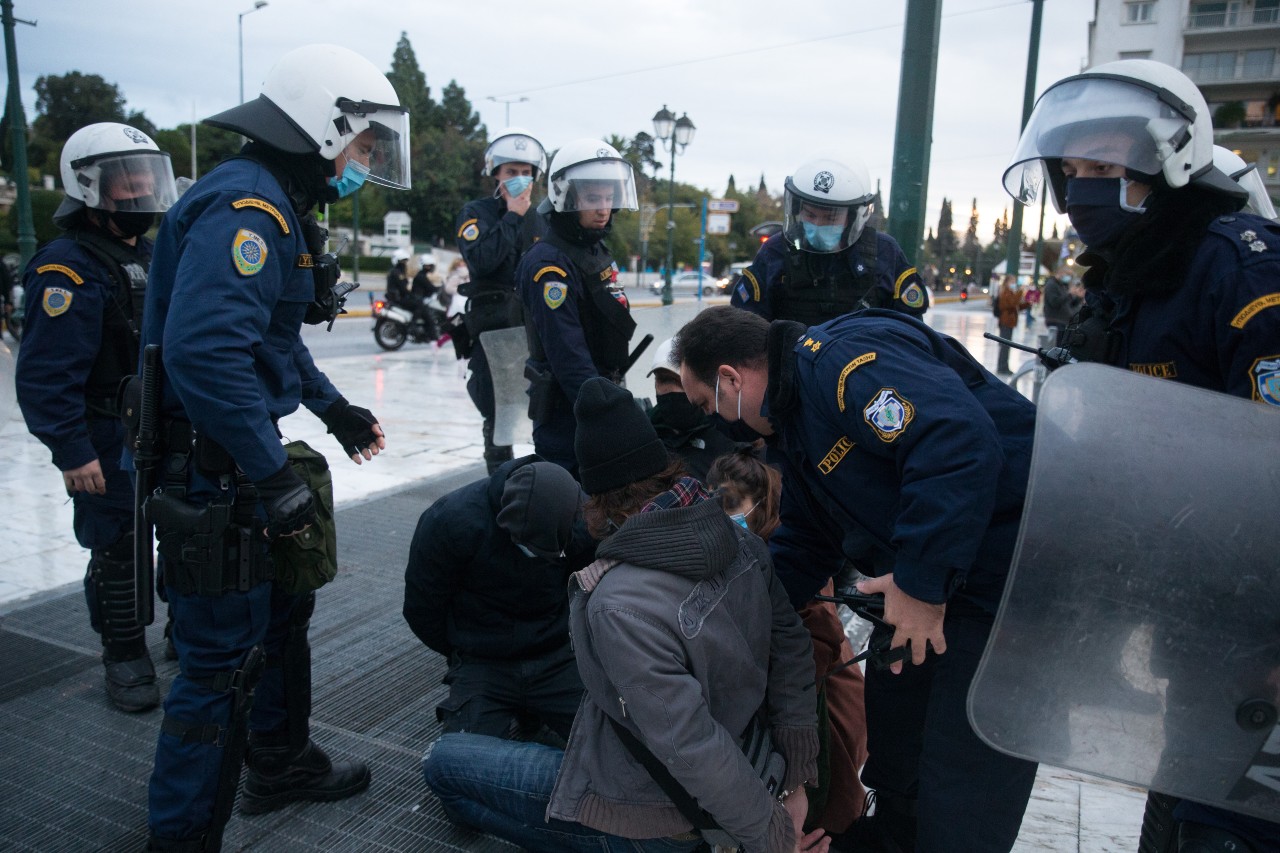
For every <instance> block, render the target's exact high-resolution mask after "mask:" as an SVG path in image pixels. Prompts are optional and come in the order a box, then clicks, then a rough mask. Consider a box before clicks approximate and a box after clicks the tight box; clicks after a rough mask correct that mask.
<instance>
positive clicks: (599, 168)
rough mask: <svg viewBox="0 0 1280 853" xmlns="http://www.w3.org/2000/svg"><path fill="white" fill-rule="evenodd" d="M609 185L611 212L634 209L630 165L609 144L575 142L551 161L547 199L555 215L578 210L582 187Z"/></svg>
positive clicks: (633, 179) (632, 180)
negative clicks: (598, 184)
mask: <svg viewBox="0 0 1280 853" xmlns="http://www.w3.org/2000/svg"><path fill="white" fill-rule="evenodd" d="M604 182H611V183H612V184H613V208H612V209H613V210H636V209H637V207H638V205H637V203H636V181H635V176H634V175H633V174H632V172H631V164H630V163H628V162H627V161H626V160H624V159H622V155H621V154H619V153H618V151H617V149H615V148H614V147H613V146H612V145H609V144H608V143H607V142H601V141H600V140H599V139H575V140H574V141H573V142H570V143H568V144H566V145H565V146H564V147H563V148H561V149H560V150H559V151H557V152H556V156H555V159H553V160H552V161H551V172H550V180H549V181H548V184H549V187H548V198H549V199H550V200H551V207H552V209H553V210H555V211H556V212H557V213H568V212H570V211H575V210H578V209H579V207H578V198H579V191H580V190H581V188H582V185H584V184H592V183H604Z"/></svg>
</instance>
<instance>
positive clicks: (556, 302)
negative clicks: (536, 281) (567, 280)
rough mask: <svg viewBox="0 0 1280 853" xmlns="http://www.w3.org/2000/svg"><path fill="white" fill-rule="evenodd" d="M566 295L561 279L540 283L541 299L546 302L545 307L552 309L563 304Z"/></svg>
mask: <svg viewBox="0 0 1280 853" xmlns="http://www.w3.org/2000/svg"><path fill="white" fill-rule="evenodd" d="M568 295H569V294H568V292H567V291H566V290H565V287H564V282H563V281H549V282H547V283H546V284H544V285H542V301H543V302H545V303H547V307H548V308H550V309H551V310H552V311H554V310H556V309H557V308H559V307H560V306H561V305H563V304H564V300H565V297H566V296H568Z"/></svg>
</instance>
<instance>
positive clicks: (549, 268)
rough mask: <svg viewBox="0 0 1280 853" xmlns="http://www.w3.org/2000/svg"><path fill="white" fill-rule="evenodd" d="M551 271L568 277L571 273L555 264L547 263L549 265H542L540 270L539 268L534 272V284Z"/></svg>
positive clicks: (562, 276)
mask: <svg viewBox="0 0 1280 853" xmlns="http://www.w3.org/2000/svg"><path fill="white" fill-rule="evenodd" d="M551 273H555V274H556V275H558V276H560V277H561V278H568V277H569V274H568V273H567V272H565V271H564V270H563V269H561V268H560V267H557V266H554V265H551V264H549V265H547V266H545V267H541V268H539V270H538V271H537V272H536V273H534V274H533V283H534V284H537V283H538V282H539V281H541V280H542V277H543V276H544V275H549V274H551Z"/></svg>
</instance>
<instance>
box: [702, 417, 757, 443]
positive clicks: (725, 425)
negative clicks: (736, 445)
mask: <svg viewBox="0 0 1280 853" xmlns="http://www.w3.org/2000/svg"><path fill="white" fill-rule="evenodd" d="M708 417H710V418H711V422H712V423H714V424H715V425H716V429H718V430H720V432H722V433H724V434H725V435H727V436H729V438H731V439H733V440H734V441H740V442H742V443H744V444H750V443H751V442H753V441H755V440H756V439H758V438H764V437H765V436H764V433H762V432H757V431H756V429H755V428H754V427H752V426H751V424H749V423H747V422H746V421H744V420H737V421H728V420H725V418H724V416H723V415H720V414H714V415H708Z"/></svg>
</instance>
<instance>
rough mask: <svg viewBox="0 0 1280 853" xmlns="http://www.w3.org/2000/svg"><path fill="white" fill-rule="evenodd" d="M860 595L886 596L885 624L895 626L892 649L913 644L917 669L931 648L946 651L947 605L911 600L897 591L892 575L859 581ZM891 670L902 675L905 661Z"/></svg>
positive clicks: (936, 650)
mask: <svg viewBox="0 0 1280 853" xmlns="http://www.w3.org/2000/svg"><path fill="white" fill-rule="evenodd" d="M858 592H861V593H865V594H867V595H875V594H877V593H884V621H886V622H888V623H889V624H890V625H892V626H893V642H892V643H890V644H889V647H890V648H891V649H896V648H900V647H901V646H905V645H906V644H907V643H910V644H911V662H912V663H913V664H915V665H916V666H919V665H920V664H922V663H924V658H925V653H926V652H927V650H928V649H929V647H930V646H932V647H933V651H934V652H935V653H937V654H942V653H944V652H945V651H946V650H947V640H946V638H945V637H944V636H942V618H943V616H945V615H946V613H947V605H945V604H930V603H929V602H927V601H921V600H920V599H918V598H912V597H911V596H909V595H907V594H906V593H905V592H903V591H902V590H900V589H898V585H897V584H895V583H894V582H893V575H892V574H887V575H881V576H880V577H878V578H869V579H867V580H864V581H858ZM889 671H890V672H892V673H893V674H894V675H897V674H898V673H900V672H902V661H894V662H893V664H891V665H890V667H889Z"/></svg>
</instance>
